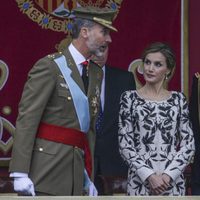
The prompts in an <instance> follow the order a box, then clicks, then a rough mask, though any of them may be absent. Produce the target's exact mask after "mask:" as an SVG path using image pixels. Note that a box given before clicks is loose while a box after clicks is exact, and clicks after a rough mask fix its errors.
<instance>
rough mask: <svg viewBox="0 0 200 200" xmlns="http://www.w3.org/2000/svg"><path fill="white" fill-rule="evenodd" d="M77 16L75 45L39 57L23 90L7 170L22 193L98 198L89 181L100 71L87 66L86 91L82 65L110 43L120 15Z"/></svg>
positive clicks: (92, 11) (90, 11) (82, 11)
mask: <svg viewBox="0 0 200 200" xmlns="http://www.w3.org/2000/svg"><path fill="white" fill-rule="evenodd" d="M74 13H75V15H76V19H75V22H74V25H73V31H72V32H73V34H72V38H73V39H72V43H71V44H70V45H69V46H67V47H66V49H65V50H64V51H63V52H62V53H56V54H53V55H49V56H46V57H44V58H42V59H40V60H39V61H38V62H37V63H36V64H35V65H34V66H33V68H32V69H31V70H30V72H29V75H28V80H27V82H26V84H25V87H24V90H23V94H22V98H21V101H20V104H19V114H18V118H17V122H16V131H15V134H14V145H13V150H12V158H11V162H10V168H9V170H10V172H11V174H10V176H11V177H13V178H14V190H15V191H17V192H20V193H22V195H32V196H34V195H35V193H36V194H37V195H59V196H64V195H82V194H83V189H86V190H87V191H88V192H89V195H91V196H96V195H97V192H96V188H95V187H94V184H93V182H92V181H91V180H90V177H91V174H92V173H93V172H92V169H91V165H92V162H91V155H93V149H92V148H93V143H94V139H95V136H94V135H95V134H94V127H95V125H94V122H95V118H96V114H97V110H98V106H99V95H100V87H101V80H102V69H101V68H99V67H98V66H97V65H96V64H95V63H92V62H91V63H90V64H89V67H88V66H87V68H88V72H87V73H86V75H87V76H88V79H89V83H88V90H87V89H86V87H84V83H83V80H82V78H81V76H82V70H83V69H85V68H83V65H82V63H83V61H85V60H86V59H88V58H89V57H90V56H91V55H92V54H95V55H97V56H99V55H102V54H103V51H104V49H105V47H106V46H108V44H109V43H110V42H111V37H110V32H109V31H110V30H116V29H115V28H114V27H113V26H112V19H113V18H114V15H115V13H116V12H115V11H113V10H110V9H100V8H99V9H98V8H85V7H80V8H76V9H75V10H74ZM86 90H87V91H88V92H86ZM88 143H89V145H88Z"/></svg>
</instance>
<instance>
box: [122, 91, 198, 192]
mask: <svg viewBox="0 0 200 200" xmlns="http://www.w3.org/2000/svg"><path fill="white" fill-rule="evenodd" d="M119 146H120V154H121V156H122V158H123V159H124V160H125V161H126V162H127V164H128V166H129V172H128V184H127V194H128V195H151V194H150V190H149V185H148V183H147V181H146V179H147V178H148V177H149V176H150V175H151V174H153V173H156V174H162V173H166V174H168V175H169V176H170V177H171V178H172V179H173V182H172V184H171V186H170V187H169V188H168V190H167V191H166V192H164V193H163V194H162V195H184V194H185V182H184V177H183V171H184V169H185V167H186V166H187V165H188V164H189V163H190V161H191V159H192V157H193V154H194V149H195V147H194V138H193V132H192V129H191V124H190V122H189V118H188V105H187V101H186V98H185V96H184V95H183V94H182V93H180V92H175V91H172V92H171V96H170V97H169V98H168V99H166V100H163V101H150V100H145V99H144V98H142V97H141V96H139V95H138V93H137V91H135V90H134V91H126V92H125V93H123V94H122V96H121V101H120V113H119Z"/></svg>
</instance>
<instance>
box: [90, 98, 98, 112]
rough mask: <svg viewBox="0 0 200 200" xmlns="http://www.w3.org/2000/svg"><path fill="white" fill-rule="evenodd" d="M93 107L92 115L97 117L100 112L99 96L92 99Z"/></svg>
mask: <svg viewBox="0 0 200 200" xmlns="http://www.w3.org/2000/svg"><path fill="white" fill-rule="evenodd" d="M91 107H92V108H93V109H92V110H93V112H92V115H96V114H97V111H98V109H97V108H98V101H97V96H94V97H92V99H91Z"/></svg>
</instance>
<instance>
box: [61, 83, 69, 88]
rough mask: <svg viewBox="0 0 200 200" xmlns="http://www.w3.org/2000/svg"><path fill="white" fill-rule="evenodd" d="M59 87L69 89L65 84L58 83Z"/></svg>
mask: <svg viewBox="0 0 200 200" xmlns="http://www.w3.org/2000/svg"><path fill="white" fill-rule="evenodd" d="M60 86H61V87H65V88H66V89H69V87H68V85H67V84H66V83H60Z"/></svg>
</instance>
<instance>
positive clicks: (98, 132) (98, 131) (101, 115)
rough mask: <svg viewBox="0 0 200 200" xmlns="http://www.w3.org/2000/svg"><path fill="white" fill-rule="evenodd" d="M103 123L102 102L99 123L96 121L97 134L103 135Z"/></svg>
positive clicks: (98, 117)
mask: <svg viewBox="0 0 200 200" xmlns="http://www.w3.org/2000/svg"><path fill="white" fill-rule="evenodd" d="M102 121H103V111H102V106H101V102H100V105H99V113H98V116H97V121H96V134H101V132H102V128H103V124H102Z"/></svg>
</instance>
